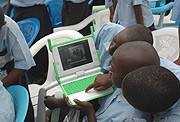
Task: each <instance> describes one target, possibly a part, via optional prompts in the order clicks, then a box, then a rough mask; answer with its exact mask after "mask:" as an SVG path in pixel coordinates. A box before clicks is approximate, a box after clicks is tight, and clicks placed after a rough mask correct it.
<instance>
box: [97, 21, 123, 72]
mask: <svg viewBox="0 0 180 122" xmlns="http://www.w3.org/2000/svg"><path fill="white" fill-rule="evenodd" d="M123 29H124V27H123V26H121V25H119V24H115V23H107V24H105V25H103V26H102V27H101V28H100V29H99V30H97V31H95V33H94V37H95V40H94V43H95V47H96V50H98V53H99V58H100V60H101V68H102V69H103V72H104V73H107V72H108V70H109V68H110V61H111V59H112V57H111V55H110V54H109V46H110V44H111V41H112V39H113V37H114V36H115V35H116V34H117V33H119V32H120V31H122V30H123Z"/></svg>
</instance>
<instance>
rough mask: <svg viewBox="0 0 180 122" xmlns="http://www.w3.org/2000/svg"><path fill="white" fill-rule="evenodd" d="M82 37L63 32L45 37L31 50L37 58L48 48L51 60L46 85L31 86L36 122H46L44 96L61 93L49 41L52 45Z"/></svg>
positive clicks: (78, 34)
mask: <svg viewBox="0 0 180 122" xmlns="http://www.w3.org/2000/svg"><path fill="white" fill-rule="evenodd" d="M82 36H83V35H82V34H80V33H79V32H77V31H74V30H62V31H58V32H55V33H52V34H50V35H47V36H45V37H43V38H42V39H40V40H39V41H37V42H36V43H35V44H34V45H33V46H32V47H31V48H30V51H31V53H32V55H33V56H35V55H36V54H37V52H38V51H39V50H40V49H41V48H42V47H44V46H46V47H47V48H48V58H49V66H48V74H47V79H46V81H45V83H44V84H43V85H37V84H30V85H29V91H30V95H31V100H32V104H33V107H34V112H35V118H36V122H45V116H46V107H45V105H44V96H46V95H53V94H54V93H55V92H57V91H61V89H60V87H59V85H58V82H57V81H56V80H55V71H54V67H53V57H52V53H51V52H50V51H49V47H48V42H47V39H48V38H50V39H51V40H52V44H56V43H58V40H61V42H62V40H63V41H67V40H71V39H76V38H80V37H82ZM54 87H55V88H54ZM52 88H53V89H52Z"/></svg>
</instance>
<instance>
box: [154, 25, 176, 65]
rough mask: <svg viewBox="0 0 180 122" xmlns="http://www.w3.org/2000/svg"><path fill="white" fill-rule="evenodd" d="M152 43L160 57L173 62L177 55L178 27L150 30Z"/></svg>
mask: <svg viewBox="0 0 180 122" xmlns="http://www.w3.org/2000/svg"><path fill="white" fill-rule="evenodd" d="M152 34H153V38H154V44H153V46H154V47H155V49H156V50H157V52H158V54H159V56H160V57H163V58H165V59H167V60H170V61H172V62H174V61H175V60H176V59H178V57H179V36H178V28H163V29H159V30H155V31H152Z"/></svg>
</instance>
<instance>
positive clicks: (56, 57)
mask: <svg viewBox="0 0 180 122" xmlns="http://www.w3.org/2000/svg"><path fill="white" fill-rule="evenodd" d="M84 40H87V41H88V45H89V49H90V52H91V57H92V62H90V63H88V64H85V65H81V66H78V67H74V68H71V69H67V70H64V69H63V66H62V61H61V59H60V58H59V57H60V54H59V51H58V47H61V46H65V45H69V44H72V43H76V42H80V41H84ZM52 54H53V58H54V61H55V63H56V67H57V70H58V74H59V77H64V76H67V75H70V74H75V73H76V72H80V71H85V70H88V69H93V68H96V67H98V66H99V60H98V56H97V52H96V49H95V45H94V41H93V38H92V37H88V38H84V39H80V40H75V41H73V42H72V41H71V42H69V43H66V44H62V45H59V46H57V47H54V48H53V53H52Z"/></svg>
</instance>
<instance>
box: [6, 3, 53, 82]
mask: <svg viewBox="0 0 180 122" xmlns="http://www.w3.org/2000/svg"><path fill="white" fill-rule="evenodd" d="M44 1H45V0H8V5H7V7H6V15H8V16H9V15H10V12H11V9H12V8H14V12H13V20H14V21H16V22H18V21H20V20H24V19H27V18H31V17H34V18H37V19H38V20H39V22H40V30H39V33H38V35H37V37H36V39H35V40H34V41H33V44H34V43H35V42H37V41H38V40H40V39H41V38H43V37H44V36H46V35H48V34H51V33H53V27H52V23H51V20H50V16H49V13H48V11H47V8H46V6H45V4H44ZM27 31H28V29H27ZM47 54H48V53H47V48H46V47H43V48H42V49H41V50H40V51H39V52H38V53H37V55H36V56H34V60H35V61H36V66H35V67H33V68H31V69H30V70H29V71H28V74H29V81H30V82H31V83H33V82H34V83H39V84H42V83H44V81H45V79H46V73H47V70H48V55H47Z"/></svg>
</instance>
